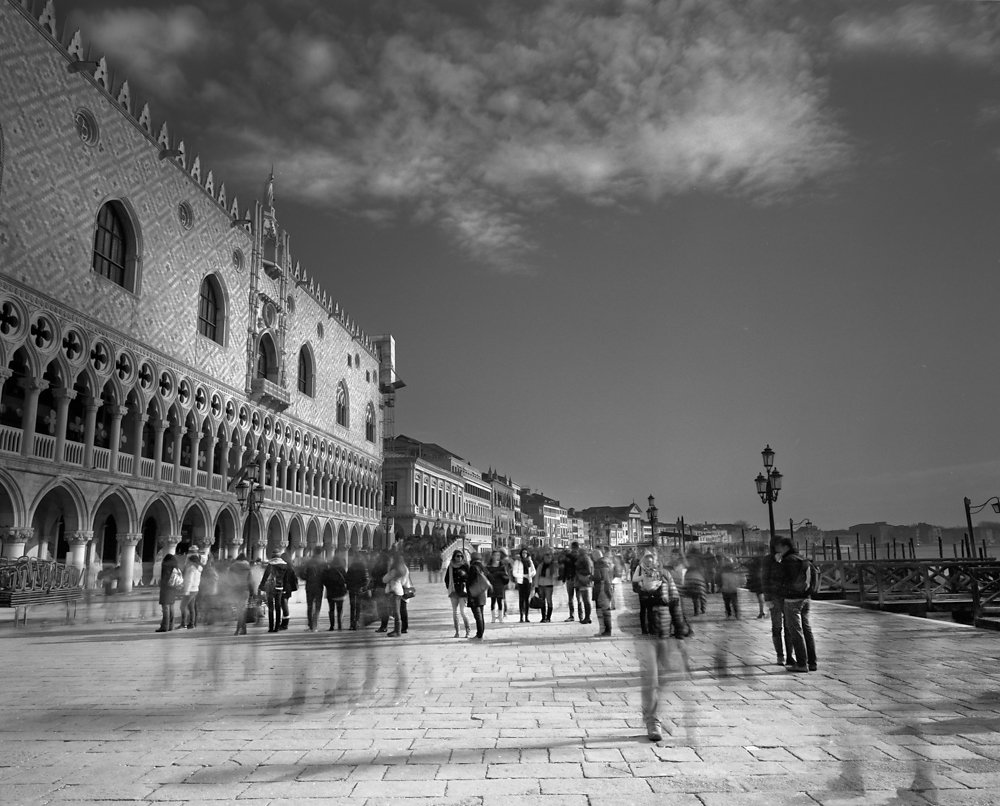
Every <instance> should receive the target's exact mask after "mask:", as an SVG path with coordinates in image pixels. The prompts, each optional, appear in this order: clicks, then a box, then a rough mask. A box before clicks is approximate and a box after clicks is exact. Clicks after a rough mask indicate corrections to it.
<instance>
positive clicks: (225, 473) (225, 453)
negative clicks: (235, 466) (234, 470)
mask: <svg viewBox="0 0 1000 806" xmlns="http://www.w3.org/2000/svg"><path fill="white" fill-rule="evenodd" d="M230 447H232V443H231V442H227V443H226V446H225V448H223V450H222V463H221V465H222V466H221V467H220V468H219V475H220V476H222V492H226V491H227V489H228V487H229V449H230Z"/></svg>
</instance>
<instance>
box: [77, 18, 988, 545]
mask: <svg viewBox="0 0 1000 806" xmlns="http://www.w3.org/2000/svg"><path fill="white" fill-rule="evenodd" d="M62 10H63V13H67V12H71V13H70V16H71V19H70V20H69V23H70V25H71V28H75V27H80V28H82V29H83V32H84V40H85V42H88V43H90V44H91V45H92V47H93V49H94V54H95V55H96V54H100V53H106V54H107V56H108V59H109V63H110V64H111V65H112V67H113V68H114V69H115V70H116V71H117V73H118V75H119V78H124V77H128V78H129V81H130V85H131V86H132V88H133V96H135V95H139V96H141V97H142V98H148V99H149V100H150V107H151V109H152V112H153V118H154V122H155V125H156V127H159V124H160V122H161V121H162V120H164V119H166V120H167V121H168V123H169V126H170V130H171V132H172V133H173V134H174V135H175V136H180V137H183V138H184V140H185V144H186V147H187V150H188V153H189V154H192V155H193V154H195V153H200V154H201V158H202V166H203V168H202V170H203V175H204V173H205V172H206V171H207V169H208V168H213V169H214V170H215V177H216V184H217V186H218V183H219V181H220V180H224V181H225V182H226V184H227V189H228V192H229V194H230V198H231V194H232V193H233V192H234V191H235V192H236V193H238V194H239V195H240V197H241V198H242V199H243V200H244V204H245V202H246V201H248V200H249V199H250V198H252V197H253V196H255V195H257V196H259V195H260V194H261V192H262V188H263V183H264V180H265V179H266V176H267V173H268V171H269V168H270V165H271V164H272V163H273V164H274V168H275V175H276V193H277V200H278V201H277V205H278V210H279V214H280V216H281V218H282V221H283V223H284V224H285V226H286V227H288V228H289V229H290V231H291V232H292V243H293V250H294V251H295V253H296V256H297V257H298V259H299V260H301V262H302V264H303V266H305V267H306V268H307V270H308V271H309V273H310V274H312V275H314V276H315V277H317V278H319V279H320V280H321V282H322V284H323V286H324V287H325V288H326V289H327V290H328V292H330V293H331V294H332V295H333V296H334V298H335V299H337V300H339V301H340V302H341V303H342V304H343V305H344V306H345V307H346V309H347V311H348V312H349V313H350V314H351V315H352V316H353V317H355V318H356V319H357V320H358V321H359V322H360V323H361V324H362V326H363V327H364V328H365V329H366V330H367V331H368V332H370V333H381V332H392V333H393V334H394V335H395V337H396V340H397V358H398V362H399V373H400V375H401V377H402V378H403V379H404V380H405V381H406V383H407V388H406V389H405V390H403V392H401V394H400V398H399V404H398V408H397V430H398V431H400V432H403V433H407V434H409V435H411V436H414V437H417V438H421V439H426V440H429V441H435V442H438V443H441V444H443V445H445V446H447V447H448V448H450V449H451V450H453V451H454V452H456V453H458V454H460V455H462V456H464V457H465V458H467V459H469V460H470V461H472V462H473V464H476V465H478V466H481V467H483V468H487V467H490V466H492V467H495V468H498V469H499V470H500V471H501V472H505V473H509V474H511V475H512V476H513V477H514V478H515V480H516V481H518V482H519V483H520V484H522V485H524V486H528V487H532V488H535V489H542V490H543V491H544V492H546V493H547V494H548V495H551V496H553V497H555V498H558V499H560V500H561V501H562V503H563V504H564V505H566V506H573V507H578V508H582V507H586V506H591V505H597V504H605V503H610V504H622V503H628V502H629V501H631V500H633V499H635V500H638V501H640V502H644V501H645V498H646V496H647V495H648V494H650V493H653V494H654V495H655V496H656V497H657V503H658V506H659V508H660V511H661V517H663V518H664V519H666V520H672V519H673V518H675V517H677V516H680V515H684V516H685V517H686V518H687V520H688V521H689V522H690V521H695V520H702V519H707V520H714V521H726V520H735V519H739V518H744V519H746V520H748V521H750V522H751V523H761V524H766V520H767V515H766V510H765V508H764V507H763V505H762V504H761V503H760V502H759V499H757V497H756V495H755V493H754V488H753V478H754V476H755V475H756V474H757V472H758V470H759V467H760V454H759V452H760V450H761V449H762V448H763V447H764V444H765V443H770V444H771V446H772V447H773V448H774V449H775V451H776V452H777V459H776V463H777V465H778V466H779V467H780V469H781V470H782V472H783V473H784V474H785V490H784V492H783V493H782V495H781V497H780V499H779V502H778V504H777V513H776V514H777V517H778V518H779V520H782V519H787V518H788V517H794V518H795V519H796V520H800V519H802V518H806V517H808V518H811V519H812V520H813V521H814V522H815V523H816V524H817V525H819V526H821V527H824V528H835V527H839V526H847V525H849V524H852V523H856V522H861V521H869V520H888V521H891V522H896V523H913V522H917V521H921V520H925V521H931V522H935V523H941V524H949V525H950V524H956V523H959V522H961V520H962V497H963V496H964V495H968V496H969V497H971V498H972V499H973V502H974V503H979V502H981V501H985V500H986V498H988V497H989V496H991V495H994V494H997V493H1000V438H998V434H997V416H996V410H997V402H996V401H997V398H998V392H1000V382H998V380H997V373H996V369H995V367H996V365H997V353H998V348H997V339H996V336H995V331H996V329H997V328H996V325H995V313H996V310H997V299H998V292H1000V279H998V272H997V268H998V261H1000V227H998V223H1000V222H998V215H1000V195H998V189H1000V182H998V180H1000V81H998V78H1000V9H998V8H997V5H996V4H992V3H972V2H970V3H951V2H949V3H936V4H920V3H914V4H904V3H900V4H893V3H877V4H874V3H850V2H826V3H822V4H819V3H795V2H788V3H776V2H773V0H768V2H758V3H754V2H749V3H740V4H733V5H732V6H729V5H725V4H721V3H719V4H700V3H699V4H690V5H689V4H684V3H647V2H624V1H622V2H617V3H606V2H601V3H597V2H588V1H587V0H580V1H577V0H574V2H549V3H521V2H490V3H478V4H477V3H458V2H440V3H435V2H423V0H408V2H406V3H402V2H396V3H393V2H377V1H376V2H367V0H366V2H361V0H357V1H356V2H324V3H320V2H306V1H305V0H291V1H290V2H283V3H280V4H279V3H264V2H234V1H233V2H230V0H210V1H209V2H204V3H199V4H198V5H197V6H195V5H188V4H184V3H178V2H172V0H156V2H129V3H123V2H114V1H113V0H77V1H76V2H73V3H72V9H70V8H69V7H68V4H67V3H66V2H64V4H63V6H62Z"/></svg>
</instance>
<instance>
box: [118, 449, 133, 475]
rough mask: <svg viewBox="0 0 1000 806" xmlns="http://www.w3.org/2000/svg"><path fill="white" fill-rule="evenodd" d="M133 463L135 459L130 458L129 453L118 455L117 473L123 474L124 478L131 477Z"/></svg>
mask: <svg viewBox="0 0 1000 806" xmlns="http://www.w3.org/2000/svg"><path fill="white" fill-rule="evenodd" d="M134 462H135V457H134V456H132V454H130V453H120V454H118V472H119V473H124V474H125V475H126V476H131V475H132V467H133V466H134Z"/></svg>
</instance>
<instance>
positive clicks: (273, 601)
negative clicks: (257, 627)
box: [267, 590, 285, 632]
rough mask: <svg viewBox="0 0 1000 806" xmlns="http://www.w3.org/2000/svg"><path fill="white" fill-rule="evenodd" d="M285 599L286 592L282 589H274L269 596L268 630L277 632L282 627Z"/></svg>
mask: <svg viewBox="0 0 1000 806" xmlns="http://www.w3.org/2000/svg"><path fill="white" fill-rule="evenodd" d="M284 601H285V594H284V593H282V592H281V591H280V590H276V591H274V592H273V593H272V594H271V595H270V596H268V597H267V631H268V632H277V631H278V629H279V628H280V627H281V620H282V617H281V605H282V603H283V602H284Z"/></svg>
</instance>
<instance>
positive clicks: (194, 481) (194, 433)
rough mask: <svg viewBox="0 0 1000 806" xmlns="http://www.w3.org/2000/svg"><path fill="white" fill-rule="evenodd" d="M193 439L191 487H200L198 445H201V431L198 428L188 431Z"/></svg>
mask: <svg viewBox="0 0 1000 806" xmlns="http://www.w3.org/2000/svg"><path fill="white" fill-rule="evenodd" d="M188 435H189V436H190V437H191V486H192V487H197V486H198V445H199V444H200V443H201V431H199V430H198V429H197V428H191V429H189V430H188Z"/></svg>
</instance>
